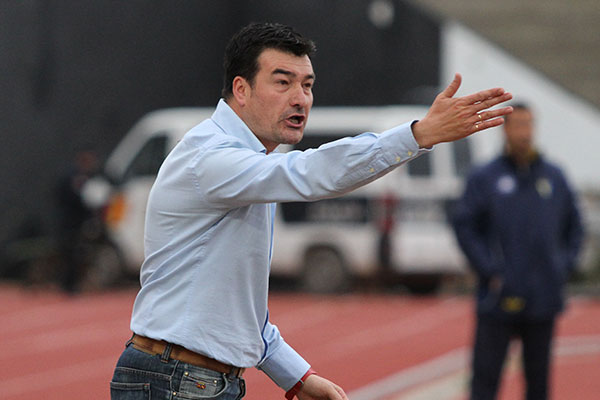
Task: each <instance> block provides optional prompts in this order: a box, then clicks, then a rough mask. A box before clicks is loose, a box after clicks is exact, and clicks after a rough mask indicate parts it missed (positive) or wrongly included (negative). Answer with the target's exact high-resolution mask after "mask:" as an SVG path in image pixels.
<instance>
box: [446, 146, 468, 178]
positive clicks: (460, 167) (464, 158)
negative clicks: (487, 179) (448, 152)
mask: <svg viewBox="0 0 600 400" xmlns="http://www.w3.org/2000/svg"><path fill="white" fill-rule="evenodd" d="M451 146H452V155H453V158H454V170H455V171H456V175H458V176H461V177H464V176H466V175H467V174H468V173H469V170H470V168H471V147H470V146H469V141H468V140H467V139H461V140H458V141H456V142H452V144H451Z"/></svg>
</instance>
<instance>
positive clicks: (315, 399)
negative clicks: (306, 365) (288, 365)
mask: <svg viewBox="0 0 600 400" xmlns="http://www.w3.org/2000/svg"><path fill="white" fill-rule="evenodd" d="M294 396H297V397H298V399H299V400H348V397H347V396H346V393H344V390H343V389H342V388H341V387H339V386H338V385H336V384H335V383H333V382H331V381H329V380H327V379H325V378H323V377H320V376H318V375H316V372H315V371H314V370H313V369H312V368H310V369H309V370H308V371H307V372H306V374H304V376H303V377H302V378H300V380H299V381H298V383H296V384H295V385H294V386H293V387H292V388H291V389H290V390H288V391H287V392H286V394H285V398H286V399H287V400H292V399H293V398H294Z"/></svg>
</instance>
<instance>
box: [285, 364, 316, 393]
mask: <svg viewBox="0 0 600 400" xmlns="http://www.w3.org/2000/svg"><path fill="white" fill-rule="evenodd" d="M316 373H317V372H316V371H315V370H314V369H312V368H309V369H308V371H306V373H305V374H304V376H303V377H302V378H300V380H299V381H298V383H296V384H295V385H294V386H293V387H292V388H291V389H290V390H288V391H287V392H286V393H285V398H286V399H287V400H292V399H293V398H294V396H296V394H298V392H299V391H300V389H302V385H304V382H305V381H306V378H308V377H309V376H311V375H312V374H316Z"/></svg>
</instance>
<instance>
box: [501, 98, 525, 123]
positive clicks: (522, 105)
mask: <svg viewBox="0 0 600 400" xmlns="http://www.w3.org/2000/svg"><path fill="white" fill-rule="evenodd" d="M509 105H510V106H511V107H512V108H513V111H517V110H521V111H529V112H531V107H529V105H528V104H527V103H523V102H517V103H511V104H509ZM510 115H511V114H506V115H505V116H504V122H507V121H508V120H509V118H510Z"/></svg>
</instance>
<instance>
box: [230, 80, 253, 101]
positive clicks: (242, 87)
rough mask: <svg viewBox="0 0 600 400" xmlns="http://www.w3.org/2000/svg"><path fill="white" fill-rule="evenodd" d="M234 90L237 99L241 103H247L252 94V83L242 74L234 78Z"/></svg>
mask: <svg viewBox="0 0 600 400" xmlns="http://www.w3.org/2000/svg"><path fill="white" fill-rule="evenodd" d="M231 90H232V92H233V97H234V98H235V101H236V102H237V103H238V104H239V105H240V106H242V107H243V106H244V105H245V104H246V98H247V97H248V96H250V84H249V83H248V81H247V80H246V79H244V78H243V77H241V76H236V77H235V78H233V85H232V89H231Z"/></svg>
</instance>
